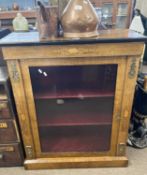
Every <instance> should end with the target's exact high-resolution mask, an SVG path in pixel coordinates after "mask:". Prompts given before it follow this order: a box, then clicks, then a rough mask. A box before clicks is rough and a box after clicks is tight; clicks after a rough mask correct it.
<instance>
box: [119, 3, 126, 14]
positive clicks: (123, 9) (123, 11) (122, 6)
mask: <svg viewBox="0 0 147 175" xmlns="http://www.w3.org/2000/svg"><path fill="white" fill-rule="evenodd" d="M127 13H128V4H127V3H120V4H119V5H118V15H127Z"/></svg>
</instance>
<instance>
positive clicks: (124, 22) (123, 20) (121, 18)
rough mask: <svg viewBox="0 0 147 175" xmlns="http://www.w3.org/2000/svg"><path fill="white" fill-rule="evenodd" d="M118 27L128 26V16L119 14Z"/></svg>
mask: <svg viewBox="0 0 147 175" xmlns="http://www.w3.org/2000/svg"><path fill="white" fill-rule="evenodd" d="M116 28H127V16H117V18H116Z"/></svg>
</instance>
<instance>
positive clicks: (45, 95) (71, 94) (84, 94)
mask: <svg viewBox="0 0 147 175" xmlns="http://www.w3.org/2000/svg"><path fill="white" fill-rule="evenodd" d="M34 94H35V95H34V98H35V99H65V98H78V99H84V98H93V97H99V98H101V97H114V92H111V91H110V92H106V91H99V90H93V91H88V90H87V91H86V90H82V91H81V90H73V91H68V90H67V91H66V90H64V91H57V92H45V91H44V92H41V93H39V92H38V93H37V92H36V93H34Z"/></svg>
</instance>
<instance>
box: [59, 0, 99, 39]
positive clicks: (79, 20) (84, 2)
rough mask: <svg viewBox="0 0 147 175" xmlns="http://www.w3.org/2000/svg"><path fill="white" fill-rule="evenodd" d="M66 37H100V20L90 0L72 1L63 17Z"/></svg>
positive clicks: (62, 22) (62, 21)
mask: <svg viewBox="0 0 147 175" xmlns="http://www.w3.org/2000/svg"><path fill="white" fill-rule="evenodd" d="M61 24H62V27H63V32H64V37H71V38H81V37H94V36H97V35H98V31H97V28H98V24H99V19H98V16H97V14H96V11H95V9H94V7H93V6H92V4H91V3H90V1H89V0H70V1H69V3H68V4H67V6H66V8H65V9H64V11H63V14H62V16H61Z"/></svg>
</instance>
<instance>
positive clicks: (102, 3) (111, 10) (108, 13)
mask: <svg viewBox="0 0 147 175" xmlns="http://www.w3.org/2000/svg"><path fill="white" fill-rule="evenodd" d="M91 2H92V3H93V5H94V6H95V8H96V11H97V13H98V14H99V16H100V18H101V21H102V23H103V24H104V25H105V26H106V27H108V28H129V25H130V22H131V18H132V11H133V2H134V1H133V0H99V1H98V0H91Z"/></svg>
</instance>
